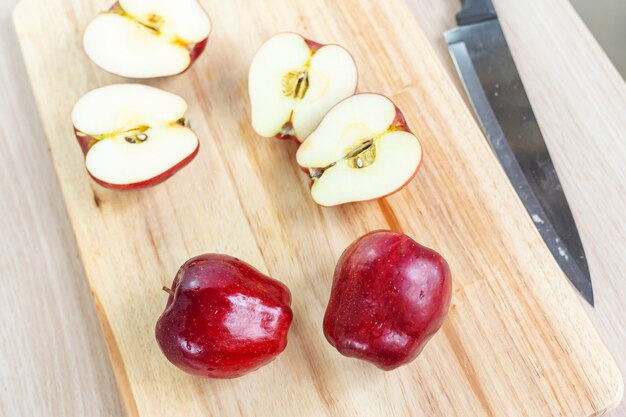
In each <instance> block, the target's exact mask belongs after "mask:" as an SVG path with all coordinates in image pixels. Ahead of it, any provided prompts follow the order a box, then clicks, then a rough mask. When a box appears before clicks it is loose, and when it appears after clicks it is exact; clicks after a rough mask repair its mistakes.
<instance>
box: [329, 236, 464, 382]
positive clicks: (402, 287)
mask: <svg viewBox="0 0 626 417" xmlns="http://www.w3.org/2000/svg"><path fill="white" fill-rule="evenodd" d="M451 291H452V279H451V276H450V269H449V268H448V264H447V263H446V261H445V260H444V259H443V257H442V256H441V255H439V254H438V253H437V252H435V251H433V250H431V249H428V248H426V247H424V246H421V245H419V244H418V243H417V242H415V241H414V240H413V239H411V238H410V237H408V236H406V235H404V234H402V233H395V232H391V231H385V230H379V231H375V232H371V233H368V234H367V235H365V236H363V237H361V238H360V239H358V240H357V241H355V242H354V243H352V244H351V245H350V246H349V247H348V248H347V249H346V250H345V252H344V253H343V255H341V258H340V259H339V263H338V264H337V267H336V269H335V275H334V279H333V286H332V290H331V295H330V301H329V303H328V307H327V308H326V314H325V315H324V335H325V336H326V339H328V341H329V342H330V344H331V345H333V346H334V347H335V348H337V350H338V351H339V352H340V353H341V354H342V355H345V356H350V357H355V358H359V359H364V360H366V361H369V362H372V363H374V364H375V365H376V366H378V367H379V368H381V369H384V370H391V369H394V368H397V367H398V366H401V365H404V364H407V363H409V362H411V361H412V360H413V359H415V358H416V357H417V355H419V353H420V352H421V351H422V349H423V348H424V345H425V344H426V343H427V342H428V340H429V339H430V338H431V337H432V336H433V335H434V334H435V333H436V332H437V330H439V328H440V327H441V325H442V324H443V321H444V318H445V316H446V314H447V312H448V307H449V306H450V297H451Z"/></svg>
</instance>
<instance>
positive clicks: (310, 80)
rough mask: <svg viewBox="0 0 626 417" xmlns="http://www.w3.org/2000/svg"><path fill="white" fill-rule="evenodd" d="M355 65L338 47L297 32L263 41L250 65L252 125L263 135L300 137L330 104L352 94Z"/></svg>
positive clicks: (282, 34) (318, 120)
mask: <svg viewBox="0 0 626 417" xmlns="http://www.w3.org/2000/svg"><path fill="white" fill-rule="evenodd" d="M357 78H358V77H357V69H356V64H355V62H354V59H353V58H352V56H351V55H350V53H349V52H348V51H347V50H345V49H344V48H343V47H341V46H339V45H320V44H317V43H315V42H312V41H308V40H306V39H305V38H303V37H302V36H300V35H298V34H296V33H280V34H278V35H274V36H272V37H271V38H270V39H269V40H267V41H266V42H265V43H264V44H263V45H262V46H261V48H260V49H259V51H258V52H257V53H256V55H255V56H254V59H253V61H252V64H251V66H250V73H249V78H248V90H249V94H250V103H251V111H252V126H253V127H254V130H255V131H256V132H257V133H258V134H259V135H260V136H264V137H273V136H276V137H279V138H296V139H297V140H298V141H300V142H301V141H302V140H304V138H306V137H307V136H308V135H309V134H310V133H311V132H312V131H313V129H315V127H317V125H318V124H319V122H320V120H321V119H322V117H323V116H324V114H326V112H328V110H330V108H331V107H332V106H334V105H335V104H337V103H338V102H339V101H341V100H343V99H345V98H346V97H348V96H350V95H352V94H354V91H355V90H356V84H357Z"/></svg>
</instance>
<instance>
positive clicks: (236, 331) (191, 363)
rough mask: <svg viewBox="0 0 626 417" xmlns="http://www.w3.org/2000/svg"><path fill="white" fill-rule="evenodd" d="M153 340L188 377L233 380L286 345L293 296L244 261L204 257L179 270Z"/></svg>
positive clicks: (186, 264) (276, 353)
mask: <svg viewBox="0 0 626 417" xmlns="http://www.w3.org/2000/svg"><path fill="white" fill-rule="evenodd" d="M166 290H167V291H168V292H169V293H170V297H169V299H168V300H167V305H166V307H165V311H164V312H163V314H162V315H161V317H160V318H159V320H158V321H157V324H156V340H157V342H158V344H159V346H160V348H161V351H162V352H163V354H164V355H165V357H166V358H167V359H168V360H169V361H170V362H171V363H173V364H174V365H176V366H177V367H178V368H180V369H182V370H183V371H185V372H188V373H190V374H194V375H199V376H204V377H209V378H235V377H238V376H242V375H244V374H247V373H248V372H251V371H254V370H255V369H258V368H259V367H261V366H263V365H265V364H267V363H269V362H271V361H272V360H274V358H276V356H278V354H280V353H281V352H282V351H283V350H284V349H285V347H286V346H287V333H288V332H289V326H290V325H291V320H292V318H293V315H292V312H291V308H290V304H291V295H290V293H289V290H288V289H287V287H285V286H284V285H283V284H281V283H280V282H278V281H276V280H274V279H272V278H269V277H267V276H265V275H263V274H262V273H261V272H259V271H257V270H256V269H254V268H253V267H251V266H250V265H248V264H246V263H245V262H243V261H241V260H239V259H237V258H233V257H230V256H226V255H216V254H207V255H201V256H198V257H195V258H193V259H190V260H188V261H187V262H185V264H184V265H183V266H182V267H181V268H180V270H179V271H178V274H177V275H176V278H175V279H174V282H173V284H172V288H171V290H170V289H166Z"/></svg>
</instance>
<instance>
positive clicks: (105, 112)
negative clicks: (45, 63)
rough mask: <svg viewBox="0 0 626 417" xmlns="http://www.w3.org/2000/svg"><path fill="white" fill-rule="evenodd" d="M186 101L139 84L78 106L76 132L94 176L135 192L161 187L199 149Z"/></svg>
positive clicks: (97, 94)
mask: <svg viewBox="0 0 626 417" xmlns="http://www.w3.org/2000/svg"><path fill="white" fill-rule="evenodd" d="M186 112H187V103H186V102H185V100H183V99H182V98H181V97H179V96H177V95H175V94H171V93H168V92H165V91H163V90H159V89H158V88H154V87H148V86H146V85H140V84H114V85H109V86H107V87H102V88H98V89H96V90H93V91H91V92H89V93H87V94H86V95H84V96H83V97H82V98H81V99H80V100H79V101H78V103H76V105H75V106H74V110H73V112H72V122H73V124H74V131H75V133H76V138H77V139H78V142H79V144H80V145H81V148H82V149H83V152H84V154H85V165H86V167H87V171H88V172H89V175H91V177H92V178H93V179H94V180H95V181H96V182H97V183H99V184H100V185H102V186H104V187H107V188H112V189H117V190H130V189H137V188H144V187H149V186H153V185H156V184H159V183H161V182H163V181H165V180H166V179H168V178H169V177H171V176H172V175H174V174H175V173H176V172H177V171H178V170H180V169H181V168H182V167H184V166H185V165H187V164H188V163H189V162H191V160H192V159H193V158H194V157H195V156H196V154H197V153H198V149H199V142H198V137H197V136H196V134H195V133H194V132H193V131H192V130H191V129H190V128H189V123H188V122H187V119H186V117H185V113H186Z"/></svg>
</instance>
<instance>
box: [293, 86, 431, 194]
mask: <svg viewBox="0 0 626 417" xmlns="http://www.w3.org/2000/svg"><path fill="white" fill-rule="evenodd" d="M296 158H297V161H298V164H299V165H300V166H301V167H303V168H305V169H306V170H308V172H309V175H310V176H311V178H312V179H313V183H312V186H311V194H312V196H313V200H315V202H316V203H318V204H320V205H322V206H336V205H339V204H345V203H349V202H354V201H365V200H372V199H376V198H381V197H384V196H386V195H389V194H392V193H394V192H396V191H398V190H400V189H401V188H402V187H404V186H405V185H406V184H407V183H408V182H409V181H411V179H413V177H415V175H416V174H417V170H418V169H419V166H420V164H421V161H422V148H421V146H420V143H419V141H418V140H417V138H416V137H415V136H414V135H413V134H412V133H411V132H410V131H409V128H408V126H407V125H406V122H405V120H404V117H403V116H402V113H401V112H400V110H399V109H398V108H397V107H396V106H395V105H394V104H393V102H392V101H391V100H390V99H388V98H387V97H385V96H382V95H379V94H372V93H364V94H356V95H354V96H352V97H349V98H347V99H345V100H344V101H342V102H341V103H339V104H337V105H336V106H335V107H333V108H332V109H331V110H330V111H329V112H328V114H326V116H324V119H323V120H322V122H321V123H320V125H319V126H318V127H317V129H315V131H313V133H311V135H310V136H309V137H308V138H307V139H306V140H305V141H304V142H303V143H302V145H300V148H299V149H298V152H297V154H296Z"/></svg>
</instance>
